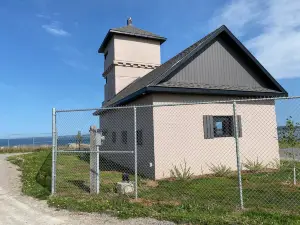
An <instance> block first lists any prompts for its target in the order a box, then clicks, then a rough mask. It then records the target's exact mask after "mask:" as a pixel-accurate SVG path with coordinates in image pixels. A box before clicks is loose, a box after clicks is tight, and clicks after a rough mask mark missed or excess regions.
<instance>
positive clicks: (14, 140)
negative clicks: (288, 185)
mask: <svg viewBox="0 0 300 225" xmlns="http://www.w3.org/2000/svg"><path fill="white" fill-rule="evenodd" d="M277 131H278V139H279V140H280V139H281V138H282V137H283V136H284V133H285V132H286V129H285V127H284V126H279V127H278V128H277ZM295 136H296V137H297V139H298V140H299V141H300V127H296V131H295ZM70 143H76V135H64V136H59V137H58V139H57V144H58V145H68V144H70ZM82 143H83V144H89V143H90V135H89V134H83V135H82ZM41 145H49V146H50V145H52V137H51V135H48V136H43V137H41V136H27V137H8V138H0V147H14V146H41Z"/></svg>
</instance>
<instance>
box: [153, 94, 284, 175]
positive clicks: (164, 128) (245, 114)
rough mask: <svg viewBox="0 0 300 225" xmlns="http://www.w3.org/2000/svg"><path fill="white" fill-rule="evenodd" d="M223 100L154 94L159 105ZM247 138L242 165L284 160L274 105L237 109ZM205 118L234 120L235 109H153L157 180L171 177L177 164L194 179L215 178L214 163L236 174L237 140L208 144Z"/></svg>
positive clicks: (242, 142) (207, 106)
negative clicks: (189, 169)
mask: <svg viewBox="0 0 300 225" xmlns="http://www.w3.org/2000/svg"><path fill="white" fill-rule="evenodd" d="M222 99H224V98H223V97H221V96H219V97H218V96H215V97H208V96H196V95H175V94H173V95H171V94H155V95H153V102H154V104H155V105H157V104H169V103H182V102H196V101H198V102H199V101H215V100H222ZM237 114H238V115H241V124H242V132H243V135H242V137H241V138H239V143H240V152H241V161H242V162H245V161H246V159H249V160H251V161H254V160H257V159H258V160H262V161H263V162H264V163H265V164H267V163H269V162H271V161H273V160H274V159H279V146H278V141H277V124H276V114H275V105H274V101H268V102H266V101H264V102H263V101H257V102H252V103H242V104H237ZM203 115H213V116H217V115H220V116H226V115H229V116H232V115H233V106H232V104H227V103H226V104H224V103H223V104H202V105H200V104H199V105H185V106H163V107H155V108H154V109H153V120H154V150H155V178H156V179H162V178H167V177H169V175H170V169H172V168H173V166H174V165H176V166H180V164H183V163H184V160H185V161H186V163H187V166H188V167H191V172H193V173H194V174H195V175H202V174H207V173H211V171H210V166H211V165H212V164H214V165H219V164H224V165H227V166H230V167H231V168H232V169H233V170H236V153H235V151H236V149H235V140H234V138H233V137H220V138H214V139H204V133H203Z"/></svg>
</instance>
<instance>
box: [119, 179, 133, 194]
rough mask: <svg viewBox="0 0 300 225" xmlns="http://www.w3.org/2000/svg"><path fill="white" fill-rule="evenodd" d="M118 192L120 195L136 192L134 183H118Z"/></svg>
mask: <svg viewBox="0 0 300 225" xmlns="http://www.w3.org/2000/svg"><path fill="white" fill-rule="evenodd" d="M117 192H118V193H119V194H123V195H124V194H131V193H133V192H134V183H133V182H118V183H117Z"/></svg>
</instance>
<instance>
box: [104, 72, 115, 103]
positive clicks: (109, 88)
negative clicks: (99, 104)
mask: <svg viewBox="0 0 300 225" xmlns="http://www.w3.org/2000/svg"><path fill="white" fill-rule="evenodd" d="M106 79H107V83H106V84H105V86H104V99H105V100H108V99H111V98H112V97H113V96H114V95H115V94H116V81H115V69H114V68H113V69H112V70H111V71H110V72H109V73H108V74H107V75H106Z"/></svg>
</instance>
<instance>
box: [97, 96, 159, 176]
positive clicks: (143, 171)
mask: <svg viewBox="0 0 300 225" xmlns="http://www.w3.org/2000/svg"><path fill="white" fill-rule="evenodd" d="M141 104H152V96H151V95H147V96H145V97H142V98H140V99H138V100H136V101H134V102H132V103H131V105H141ZM152 112H153V111H152V108H147V109H140V108H137V111H136V113H137V130H142V133H143V144H142V145H137V151H138V173H139V174H140V175H144V176H147V177H150V178H154V168H155V167H154V165H155V164H154V150H153V147H154V146H153V137H154V136H153V113H152ZM133 118H134V117H133V109H132V108H130V109H114V110H108V111H106V112H105V113H103V114H102V115H101V116H100V128H101V129H102V130H106V131H108V133H107V135H106V137H105V141H104V143H103V145H102V146H101V150H102V151H134V119H133ZM122 131H127V144H124V143H122V139H121V138H122V137H121V133H122ZM112 132H116V135H117V138H116V143H113V142H112ZM103 157H105V158H106V159H109V160H112V161H114V162H116V163H118V164H119V165H121V166H124V167H127V168H129V169H130V170H131V171H133V170H134V154H103ZM150 163H151V165H152V166H151V165H150Z"/></svg>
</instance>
